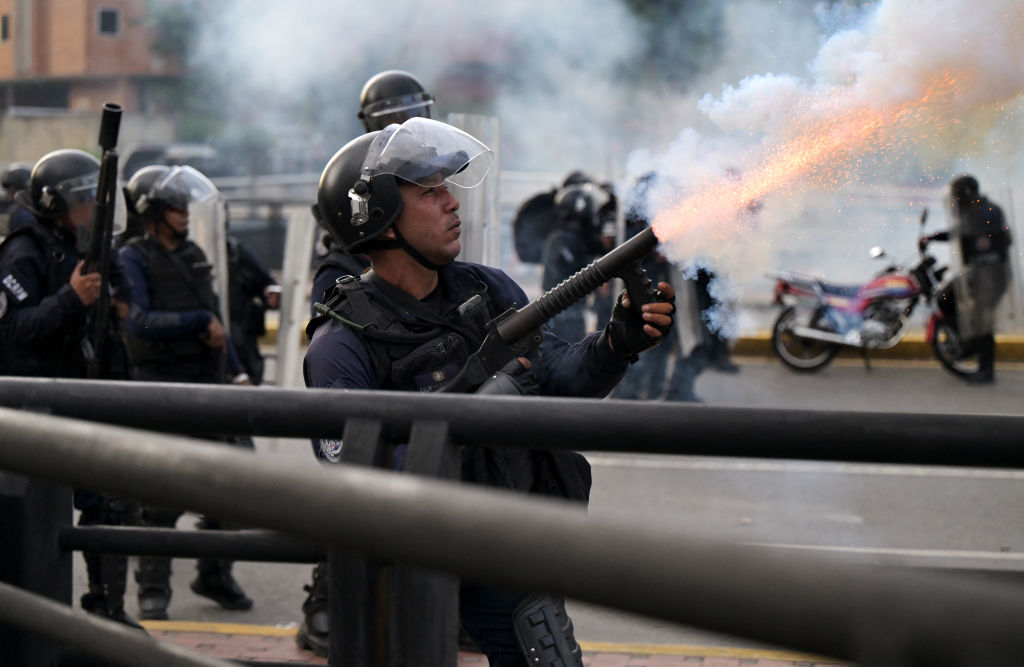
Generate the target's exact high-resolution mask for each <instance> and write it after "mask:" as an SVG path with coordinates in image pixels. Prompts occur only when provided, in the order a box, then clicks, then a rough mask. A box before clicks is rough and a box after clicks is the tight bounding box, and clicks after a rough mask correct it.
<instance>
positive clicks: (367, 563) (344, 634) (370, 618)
mask: <svg viewBox="0 0 1024 667" xmlns="http://www.w3.org/2000/svg"><path fill="white" fill-rule="evenodd" d="M382 429H383V426H382V424H381V422H380V421H378V420H369V419H350V420H348V421H346V422H345V433H344V434H343V437H342V442H343V443H344V444H343V445H342V450H341V460H342V461H343V462H344V463H345V464H348V465H363V466H372V467H385V466H386V465H387V459H388V458H389V457H388V456H387V453H388V452H387V448H386V447H385V445H384V442H383V440H382V438H381V433H382ZM327 563H328V572H329V579H328V582H329V583H328V593H327V605H328V613H329V614H330V634H329V636H328V648H327V664H328V665H331V666H332V667H341V666H342V665H367V666H368V667H385V666H386V665H387V653H388V651H387V645H388V638H387V622H386V618H387V611H386V609H380V608H379V607H380V605H381V604H386V602H387V596H386V594H385V595H382V592H386V590H387V588H389V586H388V585H387V583H386V582H385V581H382V579H383V578H386V574H387V573H386V571H385V568H384V567H383V566H381V564H379V563H377V562H375V561H372V560H370V559H369V558H366V557H364V556H361V555H360V554H358V553H354V552H351V551H343V550H340V549H335V548H331V549H329V550H328V552H327ZM381 589H383V591H382V590H381ZM382 617H383V619H384V620H383V622H382Z"/></svg>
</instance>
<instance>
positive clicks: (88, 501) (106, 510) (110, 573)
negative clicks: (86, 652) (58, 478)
mask: <svg viewBox="0 0 1024 667" xmlns="http://www.w3.org/2000/svg"><path fill="white" fill-rule="evenodd" d="M75 504H76V506H80V507H81V508H82V512H81V515H80V516H79V520H78V525H79V526H96V525H108V526H130V525H136V524H138V520H139V513H140V507H139V504H138V503H137V502H135V501H133V500H127V499H124V498H112V497H108V496H102V495H99V494H94V493H90V492H84V491H76V492H75ZM82 556H83V557H84V558H85V566H86V571H87V573H88V577H89V592H87V593H86V594H85V595H83V596H82V609H85V610H86V611H90V612H92V613H94V614H99V615H101V616H106V617H107V618H110V619H112V620H115V621H118V622H119V623H124V624H125V625H128V626H131V627H133V628H137V629H139V630H141V629H142V626H141V625H139V624H138V623H137V622H136V621H135V619H133V618H132V617H131V616H129V615H128V614H127V613H125V610H124V591H125V583H126V579H127V577H128V557H127V556H123V555H119V554H98V553H90V552H82Z"/></svg>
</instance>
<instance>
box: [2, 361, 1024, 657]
mask: <svg viewBox="0 0 1024 667" xmlns="http://www.w3.org/2000/svg"><path fill="white" fill-rule="evenodd" d="M116 385H117V383H91V382H82V381H45V380H43V381H41V380H34V381H33V380H21V379H19V380H2V381H0V403H4V404H7V405H18V406H20V407H28V406H33V407H35V408H36V409H46V410H50V411H52V412H54V413H57V414H67V413H74V412H78V411H81V412H84V413H87V414H86V415H84V416H89V417H90V418H91V419H94V420H107V419H109V420H113V421H122V422H132V423H134V422H137V421H146V420H147V419H149V418H153V419H154V420H155V423H153V424H152V426H154V427H156V428H161V427H162V428H167V429H169V430H170V429H173V428H175V426H174V425H173V424H172V423H171V421H170V420H162V419H160V418H159V417H158V415H157V413H158V412H160V411H163V412H165V413H167V414H170V415H175V416H178V421H181V420H180V415H181V414H183V413H185V412H187V413H189V414H190V415H191V416H190V419H189V421H190V426H191V428H192V429H195V430H199V431H203V430H208V429H210V428H212V427H214V426H216V427H217V428H215V429H214V430H217V431H218V432H220V433H224V432H235V433H238V432H245V433H249V434H265V435H291V436H317V435H321V436H322V435H337V434H341V435H342V436H343V437H344V439H345V447H346V448H347V447H349V446H350V444H358V443H360V442H363V443H367V442H369V443H371V444H372V443H374V442H380V441H382V438H381V437H380V436H381V434H383V433H385V432H387V434H388V435H389V436H390V437H392V438H396V439H399V440H402V439H405V440H407V441H408V442H409V453H410V457H411V460H413V461H416V460H419V461H421V462H422V465H424V469H426V468H429V467H431V466H434V465H435V464H438V463H439V461H440V460H441V459H443V456H441V457H439V456H438V451H439V450H438V449H437V447H436V445H438V444H441V445H445V444H447V443H449V442H451V441H454V442H463V441H465V442H472V441H476V442H487V443H489V444H492V443H493V444H500V445H509V446H527V444H528V446H531V447H535V446H538V445H546V446H550V447H565V448H581V447H582V448H586V449H589V450H622V449H627V448H628V449H629V450H630V451H647V452H674V453H701V454H717V455H727V456H772V457H778V456H781V455H780V454H779V453H778V450H779V449H785V450H786V451H787V452H788V455H789V456H794V457H797V458H810V459H814V458H828V459H829V460H836V459H843V460H860V461H866V460H872V461H886V462H894V461H896V462H904V463H911V462H913V463H921V462H931V463H935V462H944V463H948V462H953V461H956V462H958V463H961V464H973V465H996V466H1009V465H1019V463H1020V457H1019V455H1018V454H1016V453H1015V452H1013V451H1012V447H1011V444H1015V443H1019V442H1020V441H1021V435H1022V434H1024V418H1017V417H1006V418H994V417H986V416H970V415H927V416H923V415H901V414H875V413H849V414H847V413H838V412H821V413H816V412H812V411H779V410H771V411H762V410H756V409H740V408H709V407H707V406H682V405H667V404H655V403H630V402H622V403H621V405H619V404H616V402H613V401H586V400H569V399H566V400H564V401H560V400H554V399H545V400H543V401H540V400H536V399H531V398H509V397H496V398H489V397H483V396H479V397H472V398H470V397H466V396H458V395H424V396H421V395H416V394H396V393H386V394H381V393H375V392H344V393H342V392H336V391H334V392H332V391H302V390H275V389H269V388H266V389H265V388H253V389H238V388H231V387H226V388H221V387H209V386H196V385H163V384H148V383H133V384H132V387H131V389H132V390H131V392H130V393H129V394H128V395H127V396H125V392H123V391H122V392H121V393H120V397H119V398H118V392H117V391H116V389H117V386H116ZM122 389H123V386H122ZM108 391H109V392H112V393H110V394H109V395H106V393H105V392H108ZM104 403H105V405H104ZM151 411H152V414H150V412H151ZM608 415H616V416H615V417H614V418H611V417H609V416H608ZM192 417H194V419H193V418H192ZM292 420H294V421H292ZM615 422H619V423H618V424H616V423H615ZM857 424H860V426H856V425H857ZM864 424H871V425H870V426H864ZM929 424H930V425H929ZM179 426H180V424H179ZM851 428H856V429H857V430H856V431H855V432H854V433H850V432H849V429H851ZM918 430H920V432H918ZM360 434H361V435H362V436H364V437H360ZM367 435H368V436H369V438H368V439H367V438H366V437H365V436H367ZM858 438H865V439H866V441H863V442H861V444H862V445H863V446H864V447H863V449H862V450H861V451H859V452H858V451H857V450H856V446H857V439H858ZM875 440H881V441H884V442H885V447H876V446H875V445H874V444H873V442H874V441H875ZM986 440H988V441H989V443H990V444H988V445H986ZM823 441H827V442H828V443H829V445H828V447H827V448H824V447H822V446H821V444H820V443H821V442H823ZM903 441H905V442H906V443H909V444H907V445H906V446H905V447H900V446H898V443H903ZM628 444H631V445H632V446H631V447H625V445H628ZM929 444H931V445H934V448H935V451H936V452H938V454H937V455H935V454H933V453H931V452H930V451H929V449H928V447H927V445H929ZM979 445H985V446H981V447H980V449H979ZM787 448H788V449H787ZM837 448H838V449H839V450H840V451H841V452H842V453H841V454H836V453H835V450H836V449H837ZM894 449H895V450H896V451H895V453H894ZM371 450H372V447H370V449H368V450H365V451H366V452H369V451H371ZM440 451H441V453H442V454H443V448H442V450H440ZM979 451H980V453H979ZM417 457H418V458H417ZM922 459H923V460H922ZM0 468H2V469H6V470H11V471H15V472H19V473H23V474H27V475H31V476H33V477H37V478H40V479H44V480H50V481H53V482H59V483H64V484H74V485H76V486H81V487H83V488H103V489H108V490H110V491H113V492H117V493H120V494H123V495H126V496H130V497H137V498H139V499H140V500H143V501H146V502H152V503H158V504H164V505H169V506H177V507H186V508H188V509H190V510H193V511H197V512H203V513H209V514H211V515H214V516H217V517H219V518H223V519H225V520H234V521H238V522H241V523H243V524H245V525H252V526H259V527H261V528H264V529H271V530H276V531H282V532H285V533H288V534H290V535H294V536H297V537H299V538H301V539H302V540H308V542H309V543H310V544H320V545H324V546H325V548H327V549H329V550H330V553H332V554H333V555H334V556H335V557H336V558H337V559H341V560H343V559H344V558H350V557H349V556H344V555H343V554H351V553H352V550H358V551H359V552H360V553H361V554H362V555H363V556H365V557H366V558H369V559H372V560H371V561H370V562H375V561H384V562H391V561H393V562H399V563H403V564H408V565H409V566H411V567H413V568H426V569H428V570H431V571H435V572H440V573H443V574H442V575H440V576H442V577H444V576H446V575H457V576H460V577H465V578H469V579H472V580H476V581H481V582H485V583H491V584H495V585H500V586H503V587H508V588H514V589H519V590H544V591H549V592H552V593H555V594H559V595H564V596H566V597H569V598H573V599H577V600H582V601H588V602H592V603H596V604H600V605H604V606H608V607H612V608H616V609H621V610H625V611H630V612H634V613H639V614H643V615H647V616H651V617H654V618H660V619H665V620H669V621H674V622H678V623H682V624H685V625H689V626H693V627H699V628H704V629H707V630H710V631H714V632H721V633H725V634H730V635H735V636H739V637H746V638H750V639H753V640H756V641H761V642H765V643H770V644H774V645H779V646H785V647H790V648H793V649H797V650H802V651H808V652H811V653H817V654H822V655H829V656H833V657H835V658H838V659H843V660H855V661H858V662H861V663H863V664H886V665H892V664H900V665H953V664H977V662H976V661H978V660H982V661H983V662H984V661H988V662H985V664H1013V662H1014V661H1015V660H1018V659H1019V656H1021V655H1024V635H1021V633H1020V632H1019V627H1020V626H1021V623H1022V622H1024V598H1022V596H1020V595H1019V591H1018V590H1017V589H1016V588H1015V587H1009V588H1008V587H1006V586H1005V585H1003V584H1001V583H995V582H991V581H984V580H980V579H967V578H961V577H952V576H948V575H939V574H934V573H924V572H908V571H906V570H905V569H898V570H897V569H885V568H872V567H867V566H857V565H850V564H844V563H840V562H835V561H833V560H830V559H826V558H821V557H815V556H812V555H808V554H801V553H790V552H786V553H780V552H778V551H776V550H770V549H764V548H757V547H753V546H749V545H736V544H729V543H724V542H716V541H711V540H706V539H700V538H695V537H692V536H687V535H683V534H679V533H677V532H670V531H665V530H661V529H658V528H656V527H652V526H643V525H637V524H635V523H633V522H628V521H622V520H613V519H608V518H602V517H596V516H591V515H588V514H587V513H586V512H584V511H581V510H580V509H575V508H573V507H571V506H567V505H566V504H565V503H557V502H551V501H544V500H539V499H536V498H534V497H528V496H524V495H521V494H513V493H511V492H504V491H499V490H493V489H487V488H483V487H478V486H474V485H458V484H453V483H450V482H444V481H439V480H435V479H429V478H427V477H424V476H420V475H408V474H397V473H393V472H389V471H383V470H375V469H371V468H368V467H360V466H345V465H341V466H312V467H311V466H308V465H304V466H298V465H293V466H290V465H288V464H286V463H282V462H281V461H279V460H274V461H267V460H264V459H262V458H261V457H258V456H255V455H253V454H251V453H247V452H244V451H239V450H237V449H235V448H232V447H228V446H217V445H214V444H206V443H198V442H196V441H195V440H189V439H184V438H180V437H174V436H170V435H162V434H158V433H153V432H151V431H140V430H135V429H128V428H123V427H114V426H105V425H100V424H97V423H95V422H83V421H78V420H73V419H68V418H63V417H56V416H51V415H41V414H36V413H33V412H29V411H14V410H10V409H0ZM325 506H329V507H331V508H333V511H332V515H331V517H330V518H329V520H325V518H324V515H323V512H322V511H321V510H322V508H323V507H325ZM524 517H529V521H524V520H523V518H524ZM537 544H544V545H556V544H557V545H558V548H557V549H538V548H537V547H536V545H537ZM310 555H311V554H310ZM347 562H348V563H349V565H351V564H352V563H353V562H358V561H352V560H349V561H347ZM335 564H337V561H336V560H332V565H335ZM342 564H344V563H342ZM332 571H333V570H332ZM444 573H446V574H444ZM371 593H372V591H365V590H364V591H353V590H349V591H346V595H347V599H346V600H345V602H346V603H348V604H349V605H350V606H351V605H353V604H358V602H356V601H357V600H359V598H360V596H364V599H363V603H364V604H366V603H368V602H369V598H367V597H365V596H368V595H370V594H371ZM6 599H7V597H6V593H5V592H4V591H3V590H0V608H2V607H4V605H5V604H6V603H5V600H6ZM335 601H336V602H338V603H340V602H341V600H339V599H338V597H337V596H333V592H332V603H333V602H335ZM332 609H333V607H332ZM332 618H333V617H332ZM4 620H5V622H7V623H13V624H15V625H18V624H22V623H24V618H22V617H20V616H19V617H18V618H5V619H4ZM22 627H24V626H23V625H22ZM449 629H450V630H452V631H453V630H454V626H451V627H450V628H449ZM37 630H39V631H42V630H45V628H43V629H39V628H37ZM378 630H379V628H378ZM362 632H363V633H364V636H365V637H366V638H367V641H366V642H363V643H362V644H361V648H360V650H362V651H364V652H363V653H362V654H359V655H358V656H357V657H356V658H354V659H352V660H350V661H349V662H347V663H345V664H377V663H376V662H375V659H376V658H377V657H379V655H380V654H379V653H376V652H375V651H379V650H380V648H381V647H380V646H379V645H376V646H375V645H374V644H373V642H374V641H375V639H374V637H373V636H372V635H374V628H373V627H363V628H362ZM391 633H392V634H391V635H390V637H389V639H388V641H389V642H390V643H391V644H394V643H395V642H398V643H401V642H402V641H410V640H411V638H412V637H414V636H415V633H414V632H413V631H412V630H410V629H408V628H407V629H405V630H403V629H402V628H391ZM334 636H335V633H334V630H333V629H332V649H333V641H334ZM446 642H447V637H444V638H442V640H441V641H438V648H437V651H438V652H439V654H440V655H441V657H440V658H438V659H437V660H436V661H434V662H430V658H429V657H424V658H423V659H422V660H420V661H419V664H453V663H452V662H451V661H452V660H453V657H452V656H453V655H454V652H453V650H452V649H453V648H454V647H453V646H451V647H449V650H448V652H447V653H445V649H444V647H443V646H441V645H442V644H445V643H446ZM346 650H348V651H354V650H356V649H355V648H353V647H346ZM426 655H429V650H428V651H427V652H426ZM350 657H351V656H350ZM331 661H332V664H341V663H335V662H334V661H335V654H334V653H332V657H331ZM122 664H124V663H122ZM197 664H199V663H197Z"/></svg>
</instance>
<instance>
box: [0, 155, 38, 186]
mask: <svg viewBox="0 0 1024 667" xmlns="http://www.w3.org/2000/svg"><path fill="white" fill-rule="evenodd" d="M31 176H32V165H30V164H26V163H24V162H14V163H11V164H9V165H7V166H6V167H4V169H3V171H2V172H0V187H3V188H4V189H5V190H6V189H8V188H9V189H11V190H14V191H18V190H24V189H25V188H27V187H28V185H29V179H30V178H31Z"/></svg>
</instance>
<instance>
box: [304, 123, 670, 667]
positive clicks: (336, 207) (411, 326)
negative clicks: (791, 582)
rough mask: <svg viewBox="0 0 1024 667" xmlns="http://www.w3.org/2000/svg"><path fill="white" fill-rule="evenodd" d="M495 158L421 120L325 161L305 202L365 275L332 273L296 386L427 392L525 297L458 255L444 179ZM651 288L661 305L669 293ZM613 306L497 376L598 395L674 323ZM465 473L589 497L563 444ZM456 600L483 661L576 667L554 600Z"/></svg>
mask: <svg viewBox="0 0 1024 667" xmlns="http://www.w3.org/2000/svg"><path fill="white" fill-rule="evenodd" d="M492 159H493V154H492V153H491V151H490V149H488V148H487V147H486V146H484V145H483V144H482V143H480V142H479V141H477V140H476V139H474V138H473V137H471V136H470V135H468V134H466V133H465V132H462V131H461V130H458V129H456V128H454V127H452V126H450V125H446V124H444V123H440V122H438V121H433V120H429V119H424V118H412V119H410V120H408V121H406V122H404V123H403V124H402V125H391V126H388V127H386V128H385V129H384V130H382V131H380V132H371V133H369V134H367V135H364V136H362V137H359V138H358V139H355V140H354V141H351V142H349V143H348V144H347V145H345V146H344V147H343V148H342V149H341V150H339V151H338V152H337V153H336V154H335V155H334V157H333V158H332V159H331V161H330V162H329V163H328V165H327V167H326V168H325V169H324V172H323V174H322V176H321V178H320V184H319V188H318V193H317V205H316V208H315V209H314V210H315V212H316V214H317V217H318V219H319V221H320V224H322V225H323V226H325V227H326V228H327V229H329V230H330V232H331V234H332V236H333V238H334V240H335V242H336V243H337V244H338V246H339V247H341V248H342V249H344V250H345V251H346V252H348V253H364V254H366V255H368V256H369V258H370V264H371V270H370V271H369V272H367V273H364V274H363V275H362V276H360V277H358V278H353V279H349V280H342V281H340V282H339V283H338V284H337V285H336V287H335V289H334V290H333V291H332V293H331V294H330V298H329V299H328V301H327V303H326V306H327V308H328V309H329V310H330V311H331V316H327V315H323V316H320V317H318V318H315V319H314V320H313V321H312V322H311V323H310V326H309V328H308V329H307V333H309V334H310V337H311V340H310V345H309V350H308V352H307V354H306V358H305V363H304V369H303V372H304V376H305V381H306V385H307V386H309V387H315V388H338V389H390V390H404V391H436V390H438V389H440V388H441V387H442V386H444V384H445V382H446V380H447V379H450V378H452V377H455V376H456V375H457V374H458V372H459V370H460V369H461V368H462V366H463V365H464V364H465V362H466V360H467V358H468V356H469V354H471V353H472V352H473V351H474V350H475V349H476V348H477V347H479V345H480V343H481V341H482V340H483V337H484V335H485V333H486V324H487V322H488V321H490V320H491V319H492V318H493V317H495V316H496V315H498V314H500V313H502V312H505V311H506V310H507V309H509V308H519V307H522V306H525V305H526V302H527V299H526V294H525V293H524V292H523V290H522V289H521V288H520V287H519V286H518V285H517V284H516V283H515V282H514V281H513V280H512V279H511V278H509V277H508V276H507V275H506V274H505V273H504V272H502V271H500V270H498V269H495V268H491V267H486V266H482V265H479V264H473V263H468V262H456V261H455V257H456V256H457V255H458V254H459V251H460V250H461V244H460V241H459V237H460V235H461V223H460V220H459V216H458V213H457V212H458V209H459V201H458V200H457V199H456V198H455V196H454V195H452V193H451V192H449V190H448V187H449V186H450V185H459V186H462V187H474V186H476V185H478V184H479V183H480V182H481V181H482V180H483V178H484V176H485V175H486V172H487V170H488V169H489V167H490V162H491V160H492ZM659 287H661V288H662V289H663V290H665V292H664V296H665V297H666V298H667V299H669V300H670V299H671V298H672V290H671V287H670V286H668V285H664V284H663V285H660V286H659ZM623 301H624V303H623V305H621V306H619V307H616V310H615V313H614V315H613V318H612V321H611V323H609V326H608V327H607V328H606V329H605V330H604V331H602V332H596V333H592V334H590V335H589V336H587V337H585V338H583V339H582V340H579V341H578V342H574V343H572V344H570V343H567V342H565V341H564V340H561V339H560V338H558V337H556V336H554V335H552V334H551V333H550V332H547V331H545V335H544V340H543V342H542V343H541V346H540V349H539V350H537V351H534V352H532V353H530V355H529V358H526V357H523V358H520V359H519V360H516V361H514V362H512V364H510V365H509V366H508V367H507V368H506V372H505V373H503V376H504V378H505V379H506V380H507V381H508V383H509V384H510V385H512V386H514V387H516V388H517V389H518V390H519V391H520V392H521V393H541V394H545V395H552V396H589V397H602V396H605V395H607V394H608V392H610V391H611V389H612V388H613V387H614V386H615V383H616V382H617V381H618V380H619V379H620V378H621V377H622V374H623V372H624V371H625V369H626V366H627V365H628V360H629V359H632V358H633V357H634V356H635V355H636V354H637V353H639V352H642V351H643V350H645V349H648V348H649V347H651V346H653V345H655V344H657V343H658V342H659V341H660V339H661V337H662V336H664V335H665V334H666V333H667V332H668V330H669V328H670V327H671V325H672V312H673V310H674V307H673V306H672V304H671V302H670V301H658V302H654V303H651V304H649V305H647V306H645V307H644V311H645V312H644V315H643V317H642V318H640V317H635V316H633V315H632V311H629V310H628V299H627V298H626V297H625V295H624V296H623ZM368 324H372V326H369V327H367V326H365V325H368ZM339 454H340V452H339V447H338V446H337V441H331V440H325V441H322V442H321V445H320V456H321V457H322V458H323V459H325V460H327V461H337V460H339ZM400 458H401V457H400V456H399V453H398V452H397V451H396V459H400ZM341 460H343V456H342V457H341ZM396 467H401V464H400V463H399V464H398V465H397V466H396ZM462 476H463V479H464V480H466V481H470V482H475V483H481V484H489V485H493V486H500V487H505V488H514V489H517V490H520V491H523V492H530V493H540V494H545V495H551V496H559V497H563V498H571V499H574V500H577V501H581V502H586V501H587V499H588V498H589V492H590V467H589V464H587V462H586V460H585V459H583V457H582V456H580V455H579V454H576V453H574V452H565V451H563V452H548V451H539V450H538V451H528V450H521V451H516V452H511V451H507V450H501V451H498V450H494V449H477V448H472V449H467V450H466V451H465V452H464V453H463V468H462ZM459 607H460V612H459V613H460V620H461V624H462V626H463V628H464V629H465V630H466V632H467V633H468V634H469V636H470V638H471V639H472V640H473V641H474V643H476V645H477V646H478V647H479V648H480V649H481V650H482V651H483V652H484V653H486V654H487V656H488V659H489V660H490V664H491V665H499V666H511V665H516V666H521V665H527V664H528V663H527V660H526V658H525V657H524V656H525V655H526V654H528V653H529V652H531V651H536V652H539V655H544V657H545V662H544V664H556V661H558V660H560V661H561V664H566V665H570V664H572V665H580V664H582V663H581V657H580V656H581V654H580V649H579V645H578V643H577V642H576V640H575V638H574V637H573V633H572V623H571V621H570V620H569V618H568V616H567V614H566V613H565V608H564V602H563V601H562V600H561V599H558V598H554V597H552V596H549V595H537V594H534V595H522V594H518V593H513V592H509V591H500V590H496V589H493V588H490V587H487V586H483V585H479V584H475V583H471V582H463V583H462V585H461V589H460V601H459ZM538 612H542V613H543V614H544V615H545V617H546V618H549V619H557V625H558V627H556V628H548V631H550V632H551V636H553V637H554V638H555V640H556V641H555V642H554V645H553V646H552V645H547V644H545V643H543V640H542V639H541V637H540V636H539V635H540V631H541V629H540V628H535V630H536V633H537V634H534V632H531V630H529V629H526V627H525V626H526V625H529V624H525V623H524V624H518V625H517V624H516V620H517V619H521V618H525V617H526V616H528V615H531V614H536V613H538ZM535 655H536V653H535Z"/></svg>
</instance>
